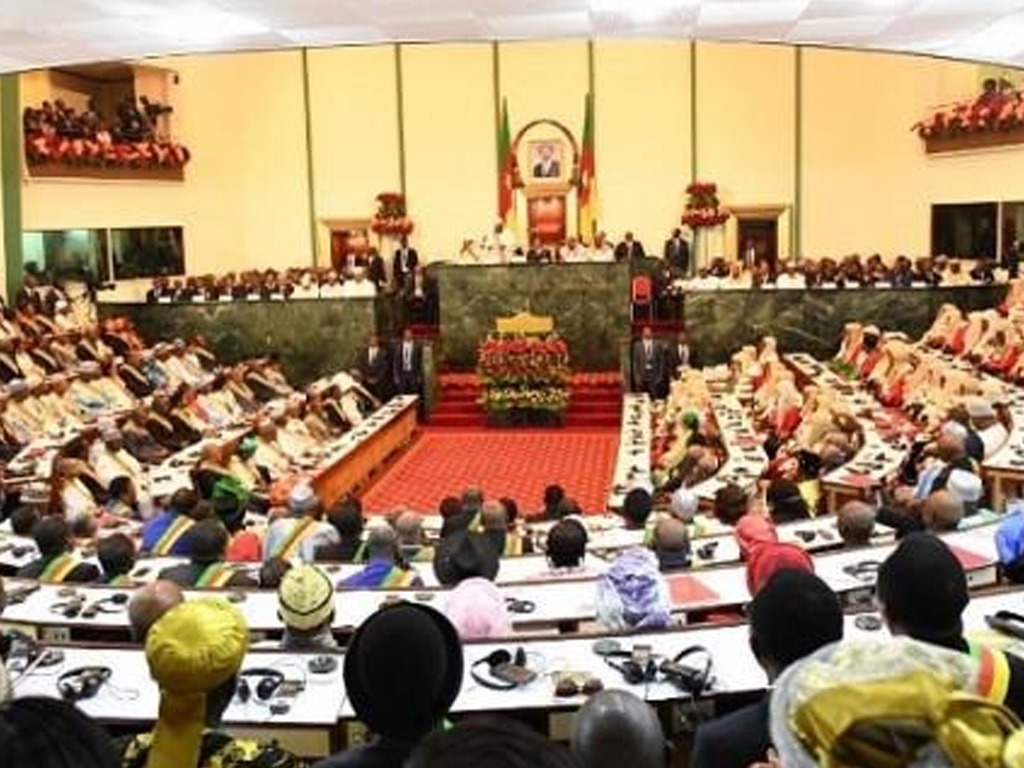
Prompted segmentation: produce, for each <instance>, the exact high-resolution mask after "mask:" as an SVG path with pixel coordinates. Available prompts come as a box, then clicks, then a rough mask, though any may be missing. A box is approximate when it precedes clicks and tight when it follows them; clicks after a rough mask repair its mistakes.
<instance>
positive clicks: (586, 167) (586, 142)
mask: <svg viewBox="0 0 1024 768" xmlns="http://www.w3.org/2000/svg"><path fill="white" fill-rule="evenodd" d="M584 109H585V111H584V118H583V152H582V154H581V155H580V187H579V198H580V237H582V238H583V239H584V240H586V241H587V242H588V243H589V242H593V240H594V235H595V234H597V230H598V223H597V222H598V219H599V218H600V216H601V207H600V202H599V200H598V196H597V172H596V166H595V158H594V95H593V94H592V93H588V94H587V96H586V105H585V108H584Z"/></svg>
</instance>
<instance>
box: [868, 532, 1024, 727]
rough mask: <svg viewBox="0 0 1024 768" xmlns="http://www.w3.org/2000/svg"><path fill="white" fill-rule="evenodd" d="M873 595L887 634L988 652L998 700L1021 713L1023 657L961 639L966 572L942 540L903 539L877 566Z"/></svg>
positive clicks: (974, 652) (975, 652) (970, 651)
mask: <svg viewBox="0 0 1024 768" xmlns="http://www.w3.org/2000/svg"><path fill="white" fill-rule="evenodd" d="M876 595H877V599H878V602H879V605H880V606H881V612H882V617H883V618H884V619H885V623H886V625H887V626H888V627H889V631H890V632H891V633H892V634H894V635H907V636H909V637H912V638H914V639H915V640H921V641H922V642H926V643H932V644H934V645H938V646H942V647H943V648H949V649H951V650H954V651H961V652H963V653H967V654H971V655H972V656H979V655H981V656H988V657H989V661H990V662H991V664H992V665H993V679H994V680H1001V681H1002V683H1001V688H1000V689H999V694H1000V699H1001V700H1000V701H999V703H1003V704H1006V706H1007V707H1009V708H1010V709H1012V710H1013V711H1014V712H1015V713H1016V714H1017V715H1018V716H1021V715H1022V714H1024V659H1021V658H1019V657H1018V656H1016V655H1014V654H1012V653H1004V652H1002V651H997V650H995V649H992V648H989V647H987V646H984V645H980V644H977V643H972V642H969V641H968V640H966V639H964V636H963V619H962V618H961V615H962V614H963V612H964V609H965V608H966V607H967V603H968V602H969V600H970V598H969V595H968V591H967V576H966V574H965V573H964V569H963V566H961V565H960V562H959V561H958V560H957V558H956V555H954V554H953V552H952V551H951V550H950V549H949V547H948V546H947V545H946V543H945V542H943V541H942V539H939V538H937V537H935V536H932V535H929V534H925V533H915V534H911V535H908V536H906V537H904V539H903V540H902V541H901V542H900V543H899V545H898V546H897V547H896V550H895V551H894V552H893V553H892V554H891V555H890V556H889V557H888V558H886V560H885V562H883V563H882V567H881V568H879V570H878V584H877V586H876Z"/></svg>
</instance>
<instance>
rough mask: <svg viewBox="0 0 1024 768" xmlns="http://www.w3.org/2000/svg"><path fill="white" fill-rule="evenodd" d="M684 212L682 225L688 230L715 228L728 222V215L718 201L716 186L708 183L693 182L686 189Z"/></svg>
mask: <svg viewBox="0 0 1024 768" xmlns="http://www.w3.org/2000/svg"><path fill="white" fill-rule="evenodd" d="M686 196H687V200H686V210H684V211H683V217H682V223H683V224H685V225H686V226H688V227H690V229H704V228H706V227H717V226H721V225H722V224H725V222H726V221H728V220H729V216H730V213H729V211H728V210H727V209H725V208H723V207H722V206H721V204H720V203H719V201H718V186H717V185H715V184H714V183H713V182H710V181H695V182H693V183H692V184H690V185H689V186H688V187H687V188H686Z"/></svg>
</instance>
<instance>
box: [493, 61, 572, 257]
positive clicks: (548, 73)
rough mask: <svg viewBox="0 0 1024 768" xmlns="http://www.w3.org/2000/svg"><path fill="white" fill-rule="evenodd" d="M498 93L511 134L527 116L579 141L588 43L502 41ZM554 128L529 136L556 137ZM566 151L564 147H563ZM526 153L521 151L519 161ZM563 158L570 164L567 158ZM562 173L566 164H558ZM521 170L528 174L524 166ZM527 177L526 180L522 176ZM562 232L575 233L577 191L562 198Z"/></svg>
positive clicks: (521, 212) (520, 209)
mask: <svg viewBox="0 0 1024 768" xmlns="http://www.w3.org/2000/svg"><path fill="white" fill-rule="evenodd" d="M499 56H500V65H501V77H500V85H501V88H500V90H501V95H502V96H503V97H504V98H506V99H508V109H509V124H510V126H511V132H512V137H513V138H514V137H515V134H516V133H517V132H518V131H519V129H520V128H522V127H523V126H524V125H526V124H527V123H528V122H530V121H531V120H537V119H539V118H549V119H553V120H557V121H559V122H561V123H562V124H563V125H564V126H565V127H566V128H567V129H568V130H569V131H570V133H572V135H573V136H574V137H575V138H576V141H577V142H579V141H581V140H582V138H583V117H584V111H585V106H584V100H585V98H586V94H587V90H588V88H589V69H590V67H589V64H588V54H587V44H586V42H584V41H571V42H559V41H555V42H524V43H503V44H501V45H500V46H499ZM558 136H559V134H558V133H557V131H555V130H552V129H550V128H543V127H542V128H540V129H538V130H536V131H531V132H530V133H529V135H528V137H527V140H528V141H534V140H544V139H548V138H557V137H558ZM567 151H568V150H567ZM524 159H525V153H524V152H520V163H524ZM564 162H566V163H568V164H570V165H571V163H572V158H571V157H570V156H568V155H567V156H566V158H564ZM563 170H564V172H565V173H566V174H568V172H569V171H570V170H571V168H566V169H563ZM523 173H524V174H526V173H527V169H526V168H525V166H524V167H523ZM524 181H526V179H524ZM567 203H568V207H567V215H566V231H567V232H568V233H569V234H574V233H575V232H576V212H577V205H576V194H575V192H572V193H570V194H569V197H568V198H567ZM517 217H518V223H519V230H520V231H519V233H518V234H519V237H520V240H521V241H525V240H526V237H525V227H526V223H527V217H526V210H525V205H524V203H523V200H522V196H521V195H517Z"/></svg>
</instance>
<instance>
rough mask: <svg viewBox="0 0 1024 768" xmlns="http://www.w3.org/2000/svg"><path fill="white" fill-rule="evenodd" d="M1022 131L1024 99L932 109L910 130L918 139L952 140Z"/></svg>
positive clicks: (973, 102)
mask: <svg viewBox="0 0 1024 768" xmlns="http://www.w3.org/2000/svg"><path fill="white" fill-rule="evenodd" d="M1017 128H1024V100H1021V99H1018V98H1007V99H1001V98H1000V99H993V100H989V101H986V100H983V99H976V100H974V101H962V102H958V103H956V104H951V105H949V106H946V107H943V108H942V109H938V110H935V111H934V112H932V114H931V115H929V116H928V117H926V118H925V119H924V120H920V121H918V122H916V123H914V125H913V126H912V128H911V130H913V131H914V132H915V133H917V135H918V136H920V137H921V138H922V139H933V138H952V137H955V136H964V135H968V134H979V133H996V132H999V131H1011V130H1014V129H1017Z"/></svg>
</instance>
